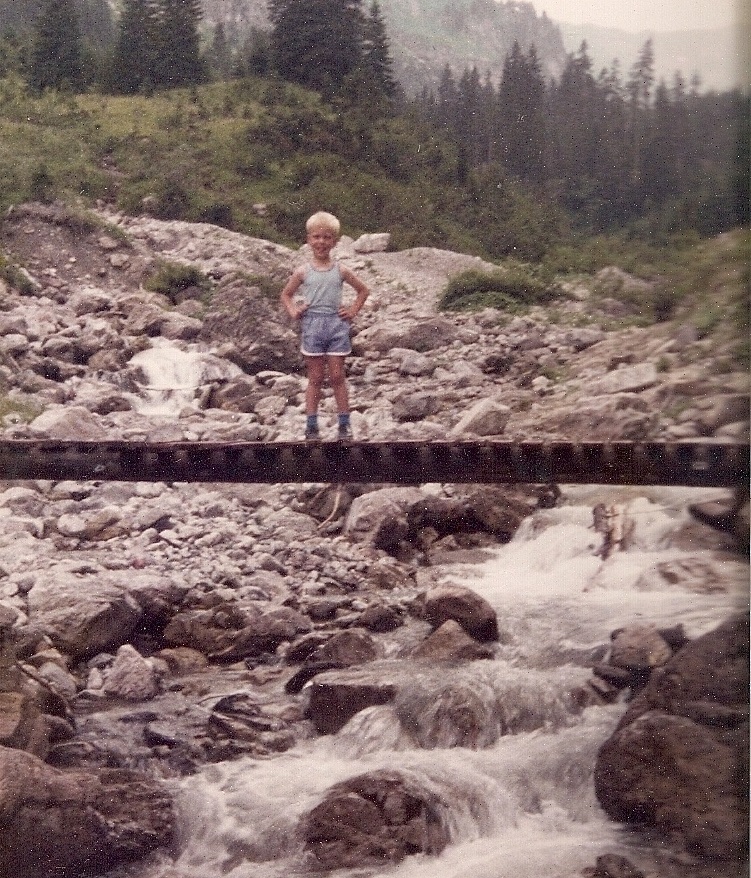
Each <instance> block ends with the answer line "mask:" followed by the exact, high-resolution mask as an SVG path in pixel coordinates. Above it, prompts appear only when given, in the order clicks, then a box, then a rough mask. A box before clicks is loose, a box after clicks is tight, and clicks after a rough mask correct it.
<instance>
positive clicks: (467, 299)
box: [438, 266, 563, 311]
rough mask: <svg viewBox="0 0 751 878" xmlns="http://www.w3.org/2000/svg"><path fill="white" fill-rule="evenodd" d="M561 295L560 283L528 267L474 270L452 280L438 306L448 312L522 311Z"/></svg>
mask: <svg viewBox="0 0 751 878" xmlns="http://www.w3.org/2000/svg"><path fill="white" fill-rule="evenodd" d="M562 295H563V292H562V290H561V289H560V287H559V286H558V285H557V284H555V283H554V282H552V281H550V280H548V279H545V278H544V277H540V276H538V274H536V273H535V271H534V270H533V269H531V268H527V267H526V266H513V267H511V268H510V269H507V270H505V271H501V270H498V271H494V272H485V271H477V270H474V269H473V270H471V271H464V272H462V273H461V274H458V275H456V276H455V277H453V278H451V279H450V280H449V282H448V284H447V285H446V289H445V290H444V292H443V295H442V296H441V299H440V301H439V303H438V307H439V309H441V310H448V311H473V310H478V309H480V308H498V309H499V310H502V311H520V310H524V309H525V308H526V307H529V306H531V305H544V304H547V303H548V302H551V301H553V300H554V299H556V298H560V297H561V296H562Z"/></svg>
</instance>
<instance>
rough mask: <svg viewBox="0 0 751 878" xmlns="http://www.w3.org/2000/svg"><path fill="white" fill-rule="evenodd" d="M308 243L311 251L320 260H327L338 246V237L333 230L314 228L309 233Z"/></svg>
mask: <svg viewBox="0 0 751 878" xmlns="http://www.w3.org/2000/svg"><path fill="white" fill-rule="evenodd" d="M307 241H308V244H309V245H310V249H311V250H312V251H313V253H314V254H315V255H316V256H317V257H318V258H319V259H321V258H324V259H326V258H328V255H329V253H331V251H332V250H333V248H334V246H335V245H336V241H337V236H336V235H335V234H334V233H333V232H332V231H331V229H326V228H323V227H322V226H314V227H313V228H312V229H310V230H309V231H308V235H307Z"/></svg>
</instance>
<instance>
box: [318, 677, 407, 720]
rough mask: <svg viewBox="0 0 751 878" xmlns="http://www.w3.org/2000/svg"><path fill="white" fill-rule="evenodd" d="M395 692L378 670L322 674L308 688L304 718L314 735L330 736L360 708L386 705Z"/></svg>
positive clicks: (391, 680) (390, 682) (390, 680)
mask: <svg viewBox="0 0 751 878" xmlns="http://www.w3.org/2000/svg"><path fill="white" fill-rule="evenodd" d="M396 689H397V687H396V683H395V682H394V680H393V679H392V678H391V676H390V673H389V670H388V669H387V668H386V669H384V668H382V667H380V666H375V667H374V666H369V667H368V668H348V669H347V670H342V671H339V670H334V671H326V672H324V673H322V674H318V675H317V676H316V677H315V679H314V680H313V682H312V683H311V684H310V699H309V702H308V716H309V717H310V719H311V720H312V722H313V725H314V726H315V729H316V731H317V732H319V733H320V734H322V735H331V734H334V733H336V732H338V731H339V730H340V729H341V728H343V727H344V726H345V725H346V724H347V722H348V721H349V720H350V719H351V718H352V717H353V716H354V715H355V714H356V713H358V712H359V711H361V710H363V709H364V708H366V707H372V706H373V705H377V704H388V703H389V702H390V701H391V700H392V699H393V698H394V695H395V694H396Z"/></svg>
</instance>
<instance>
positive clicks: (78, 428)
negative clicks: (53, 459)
mask: <svg viewBox="0 0 751 878" xmlns="http://www.w3.org/2000/svg"><path fill="white" fill-rule="evenodd" d="M29 429H30V430H31V431H32V433H35V434H37V435H38V436H44V437H47V438H50V439H70V440H78V441H87V440H88V441H98V440H102V439H106V438H107V431H106V430H105V429H104V427H103V426H102V424H101V422H100V421H99V419H98V418H96V417H95V416H94V415H92V413H91V412H90V411H88V409H85V408H83V407H81V406H67V407H64V406H52V407H50V408H48V409H47V411H45V412H42V414H41V415H39V417H36V418H34V420H33V421H32V422H31V423H30V424H29Z"/></svg>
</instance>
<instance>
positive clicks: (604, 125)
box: [414, 41, 749, 239]
mask: <svg viewBox="0 0 751 878" xmlns="http://www.w3.org/2000/svg"><path fill="white" fill-rule="evenodd" d="M654 79H655V77H654V53H653V51H652V46H651V43H650V42H649V41H647V43H645V45H644V47H643V49H642V51H641V52H640V54H639V57H638V58H637V60H636V62H635V63H634V65H633V66H632V68H631V70H630V72H629V76H628V78H627V79H626V81H625V82H624V81H623V79H622V77H621V75H620V72H619V69H618V66H617V63H616V62H614V64H613V66H612V67H611V68H610V69H609V70H603V71H601V73H600V74H599V75H598V76H595V75H594V74H593V72H592V62H591V60H590V58H589V56H588V54H587V47H586V44H582V47H581V49H580V50H579V52H578V53H576V54H571V55H570V56H569V58H568V61H567V64H566V66H565V68H564V70H563V72H562V74H561V76H560V78H559V79H558V80H557V81H551V82H549V83H547V84H545V83H544V82H543V80H542V77H541V75H540V70H539V63H538V61H537V57H536V53H535V51H534V47H531V48H530V49H529V50H528V51H527V52H526V53H525V52H523V51H522V50H521V48H520V47H519V44H518V43H515V44H514V45H513V47H512V49H511V52H510V53H509V55H508V57H507V58H506V62H505V65H504V70H503V74H502V78H501V81H500V83H498V85H497V87H496V86H495V85H494V84H493V83H492V82H491V81H490V80H489V78H487V77H486V78H485V79H484V80H481V78H480V75H479V73H478V71H477V70H476V69H473V70H465V71H464V73H463V74H462V75H461V76H460V77H459V78H458V79H457V78H456V77H455V76H454V74H453V72H452V71H451V69H450V68H448V67H447V68H446V69H445V70H444V74H443V77H442V79H441V82H440V84H439V85H438V87H437V90H436V92H435V93H433V92H429V91H426V92H423V93H422V94H421V95H420V96H419V97H418V98H417V99H416V100H415V101H414V109H415V111H416V112H417V113H419V114H420V115H421V116H422V117H423V118H426V119H428V120H430V121H431V122H432V123H433V124H434V125H436V126H437V127H439V128H441V129H442V130H444V131H446V132H447V133H448V134H449V136H450V137H451V138H452V139H453V140H454V141H455V143H456V144H457V146H458V148H459V150H460V154H461V156H462V158H463V160H465V161H466V163H467V168H468V170H469V169H470V168H475V169H482V168H484V167H486V166H487V165H488V164H497V165H500V167H501V168H502V169H503V171H504V173H505V174H506V175H507V176H511V177H513V178H516V179H519V180H522V181H525V182H527V183H531V184H534V185H535V186H536V187H538V188H539V189H540V190H542V191H544V192H545V193H546V194H547V195H548V197H549V198H550V199H551V200H555V201H556V202H557V203H558V204H559V205H560V206H561V207H562V208H564V209H565V210H566V212H567V213H568V214H569V215H570V216H571V217H572V219H573V221H574V222H575V224H576V225H577V227H579V228H582V229H586V230H587V231H588V232H589V233H592V232H595V233H597V232H603V231H614V230H616V229H622V228H629V229H631V230H632V231H633V233H634V234H636V235H638V236H640V237H642V238H645V239H647V238H649V237H652V236H654V235H655V234H658V235H663V236H664V235H668V234H673V233H675V232H677V231H680V230H681V229H686V228H690V229H695V230H697V231H698V232H700V233H701V234H702V235H712V234H716V233H718V232H721V231H723V230H726V229H730V228H732V227H734V226H735V225H738V224H739V223H744V222H747V220H748V205H749V198H748V192H749V175H748V148H749V147H748V144H749V138H748V124H749V122H748V118H749V114H748V108H749V98H748V96H743V95H741V94H740V93H739V92H728V93H726V94H717V93H714V92H710V93H707V94H700V93H699V92H698V91H697V89H696V88H695V87H692V88H690V89H689V88H687V87H686V85H685V83H684V81H683V79H682V77H681V75H680V74H679V73H677V74H676V75H675V78H674V81H673V82H672V84H671V85H670V86H668V85H666V84H665V83H664V82H660V83H659V84H658V85H657V86H656V87H655V82H654Z"/></svg>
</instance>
